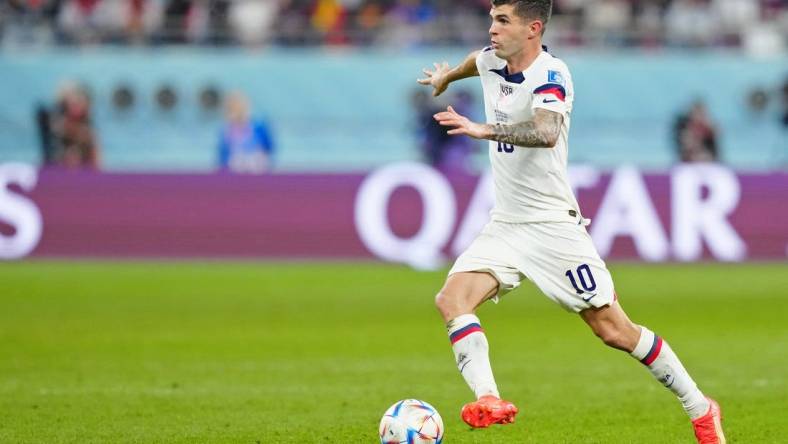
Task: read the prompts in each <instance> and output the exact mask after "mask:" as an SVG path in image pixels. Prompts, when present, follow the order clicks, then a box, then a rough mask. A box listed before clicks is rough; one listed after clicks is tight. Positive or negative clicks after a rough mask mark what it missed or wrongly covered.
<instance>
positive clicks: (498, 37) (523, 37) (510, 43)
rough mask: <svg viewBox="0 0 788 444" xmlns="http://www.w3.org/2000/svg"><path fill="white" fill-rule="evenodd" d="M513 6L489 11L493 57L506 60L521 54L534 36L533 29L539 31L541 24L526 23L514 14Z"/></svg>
mask: <svg viewBox="0 0 788 444" xmlns="http://www.w3.org/2000/svg"><path fill="white" fill-rule="evenodd" d="M514 8H515V6H514V5H501V6H493V8H492V9H491V10H490V17H492V25H491V26H490V42H491V43H492V47H493V49H494V50H495V55H496V56H498V57H500V58H502V59H508V58H509V57H511V56H513V55H515V54H517V53H519V52H521V51H522V50H523V48H524V47H525V44H526V42H527V41H528V39H530V38H532V36H533V35H534V30H535V27H537V26H538V29H537V30H538V31H541V22H539V21H538V20H537V21H535V22H534V21H531V22H529V21H527V20H524V19H522V18H521V17H520V16H518V15H517V14H515V12H514Z"/></svg>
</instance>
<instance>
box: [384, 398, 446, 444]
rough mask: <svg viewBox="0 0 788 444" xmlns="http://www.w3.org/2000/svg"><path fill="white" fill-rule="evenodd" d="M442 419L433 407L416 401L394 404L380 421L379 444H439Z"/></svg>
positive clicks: (441, 434)
mask: <svg viewBox="0 0 788 444" xmlns="http://www.w3.org/2000/svg"><path fill="white" fill-rule="evenodd" d="M441 441H443V419H441V415H440V414H439V413H438V411H437V410H435V407H433V406H431V405H429V404H427V403H426V402H424V401H419V400H418V399H405V400H403V401H398V402H396V403H394V405H392V406H391V407H389V409H388V410H386V413H385V414H384V415H383V419H381V420H380V442H381V444H440V443H441Z"/></svg>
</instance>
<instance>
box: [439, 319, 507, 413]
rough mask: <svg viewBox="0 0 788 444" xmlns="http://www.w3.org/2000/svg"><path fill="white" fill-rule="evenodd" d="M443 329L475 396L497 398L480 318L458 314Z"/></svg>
mask: <svg viewBox="0 0 788 444" xmlns="http://www.w3.org/2000/svg"><path fill="white" fill-rule="evenodd" d="M446 328H447V329H448V330H449V340H451V348H452V350H454V358H455V360H456V362H457V368H458V369H459V370H460V373H462V377H463V378H465V382H466V383H468V386H469V387H470V388H471V390H473V393H474V394H476V398H477V399H478V398H480V397H482V396H485V395H494V396H496V397H500V396H499V394H498V386H496V385H495V378H494V377H493V373H492V368H491V367H490V355H489V349H490V346H489V345H488V344H487V336H486V335H485V334H484V331H483V330H482V327H481V324H480V322H479V318H477V317H476V316H474V315H472V314H465V315H460V316H457V317H456V318H454V319H452V320H451V321H449V324H448V325H447V327H446Z"/></svg>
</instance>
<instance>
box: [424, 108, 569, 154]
mask: <svg viewBox="0 0 788 444" xmlns="http://www.w3.org/2000/svg"><path fill="white" fill-rule="evenodd" d="M434 117H435V120H437V121H438V123H440V124H441V125H443V126H450V127H453V129H450V130H449V131H448V132H447V133H448V134H451V135H458V134H464V135H466V136H470V137H473V138H475V139H487V140H494V141H497V142H503V143H509V144H512V145H516V146H521V147H526V148H552V147H554V146H555V144H556V142H557V141H558V136H559V134H560V133H561V125H562V124H563V122H564V116H563V115H562V114H561V113H557V112H555V111H550V110H547V109H544V108H536V109H535V110H534V117H533V119H531V120H528V121H525V122H520V123H514V124H509V125H506V124H501V123H498V124H495V125H491V124H486V123H477V122H472V121H471V120H470V119H468V118H467V117H465V116H463V115H461V114H459V113H457V112H456V111H455V110H454V108H452V107H451V106H450V107H448V108H447V109H446V111H442V112H439V113H437V114H435V116H434Z"/></svg>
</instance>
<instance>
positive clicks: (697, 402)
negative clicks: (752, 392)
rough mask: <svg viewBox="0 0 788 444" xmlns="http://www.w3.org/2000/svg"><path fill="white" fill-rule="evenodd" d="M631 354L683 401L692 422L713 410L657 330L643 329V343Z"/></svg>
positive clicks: (641, 331)
mask: <svg viewBox="0 0 788 444" xmlns="http://www.w3.org/2000/svg"><path fill="white" fill-rule="evenodd" d="M630 355H632V357H633V358H635V359H637V360H639V361H640V362H641V363H642V364H643V365H645V366H646V367H648V369H649V371H650V372H651V374H652V375H654V377H655V378H656V379H657V381H659V382H661V383H662V385H664V386H665V387H667V388H669V389H670V391H672V392H673V393H674V394H675V395H676V396H677V397H678V398H679V401H681V405H683V406H684V410H685V411H686V412H687V414H688V415H689V417H690V419H696V418H700V417H701V416H703V415H705V414H706V413H707V412H708V411H709V401H708V400H707V399H706V397H705V396H703V393H701V391H700V390H698V386H697V385H696V384H695V381H693V380H692V378H691V377H690V375H689V373H687V370H686V369H685V368H684V366H683V365H681V361H679V358H678V356H676V353H674V352H673V350H672V349H671V348H670V346H669V345H668V343H667V342H665V341H663V340H662V338H660V337H659V336H657V335H656V334H654V332H653V331H651V330H649V329H647V328H646V327H643V326H641V327H640V340H639V341H638V345H637V346H635V350H633V351H632V353H630Z"/></svg>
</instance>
